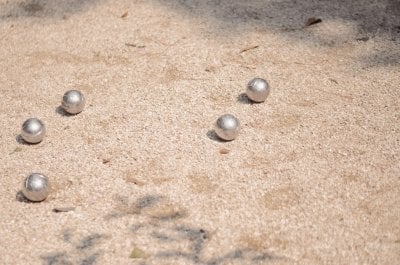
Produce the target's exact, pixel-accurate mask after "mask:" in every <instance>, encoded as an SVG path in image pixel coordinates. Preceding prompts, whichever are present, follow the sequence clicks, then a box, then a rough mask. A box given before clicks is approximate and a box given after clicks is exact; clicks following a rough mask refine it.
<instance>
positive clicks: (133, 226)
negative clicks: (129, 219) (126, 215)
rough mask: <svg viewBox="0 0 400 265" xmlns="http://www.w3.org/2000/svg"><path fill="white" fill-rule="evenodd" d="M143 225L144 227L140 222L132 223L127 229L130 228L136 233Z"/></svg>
mask: <svg viewBox="0 0 400 265" xmlns="http://www.w3.org/2000/svg"><path fill="white" fill-rule="evenodd" d="M143 227H144V225H142V224H133V225H131V227H130V228H129V230H131V231H132V232H133V233H136V232H138V231H139V230H140V229H141V228H143Z"/></svg>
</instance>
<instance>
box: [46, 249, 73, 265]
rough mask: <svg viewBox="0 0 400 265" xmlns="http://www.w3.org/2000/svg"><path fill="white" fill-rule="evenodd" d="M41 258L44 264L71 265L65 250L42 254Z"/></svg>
mask: <svg viewBox="0 0 400 265" xmlns="http://www.w3.org/2000/svg"><path fill="white" fill-rule="evenodd" d="M41 259H42V260H43V263H44V264H45V265H72V264H73V263H72V262H71V261H70V257H69V256H68V255H67V254H66V253H65V252H58V253H54V254H49V255H46V256H42V257H41Z"/></svg>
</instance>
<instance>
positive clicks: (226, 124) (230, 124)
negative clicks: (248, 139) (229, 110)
mask: <svg viewBox="0 0 400 265" xmlns="http://www.w3.org/2000/svg"><path fill="white" fill-rule="evenodd" d="M239 130H240V123H239V120H238V119H237V118H236V117H235V116H233V115H232V114H224V115H222V116H221V117H219V118H218V120H217V122H216V123H215V133H216V134H217V136H218V137H219V138H221V139H223V140H226V141H232V140H233V139H235V138H236V137H237V136H238V134H239Z"/></svg>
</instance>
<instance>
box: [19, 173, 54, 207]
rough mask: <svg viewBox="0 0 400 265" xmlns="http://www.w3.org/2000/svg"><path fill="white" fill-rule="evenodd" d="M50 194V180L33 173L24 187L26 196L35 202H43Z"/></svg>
mask: <svg viewBox="0 0 400 265" xmlns="http://www.w3.org/2000/svg"><path fill="white" fill-rule="evenodd" d="M49 192H50V185H49V180H48V179H47V177H46V176H45V175H43V174H40V173H32V174H31V175H29V176H28V177H27V178H26V179H25V181H24V185H23V186H22V193H23V194H24V196H25V197H26V198H27V199H28V200H30V201H33V202H39V201H43V200H45V199H46V198H47V196H48V195H49Z"/></svg>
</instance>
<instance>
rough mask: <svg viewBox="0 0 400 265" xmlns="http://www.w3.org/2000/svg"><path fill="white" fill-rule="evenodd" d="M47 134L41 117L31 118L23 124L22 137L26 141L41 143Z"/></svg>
mask: <svg viewBox="0 0 400 265" xmlns="http://www.w3.org/2000/svg"><path fill="white" fill-rule="evenodd" d="M45 134H46V128H45V126H44V124H43V122H42V121H41V120H39V119H36V118H30V119H27V120H26V121H25V122H24V123H23V124H22V130H21V137H22V139H24V141H25V142H28V143H31V144H37V143H40V142H41V141H42V140H43V137H44V135H45Z"/></svg>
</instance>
